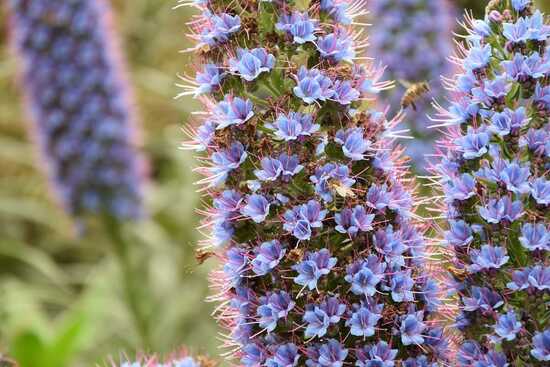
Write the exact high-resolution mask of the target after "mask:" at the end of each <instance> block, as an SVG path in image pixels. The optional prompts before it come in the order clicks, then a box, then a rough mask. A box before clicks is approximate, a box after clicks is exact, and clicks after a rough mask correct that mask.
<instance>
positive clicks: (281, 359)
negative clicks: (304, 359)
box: [266, 343, 300, 367]
mask: <svg viewBox="0 0 550 367" xmlns="http://www.w3.org/2000/svg"><path fill="white" fill-rule="evenodd" d="M299 360H300V354H299V353H298V348H297V347H296V345H294V344H292V343H288V344H283V345H280V346H279V347H278V348H277V351H276V352H275V355H274V356H273V357H271V358H268V359H267V361H266V366H267V367H294V366H297V365H298V361H299Z"/></svg>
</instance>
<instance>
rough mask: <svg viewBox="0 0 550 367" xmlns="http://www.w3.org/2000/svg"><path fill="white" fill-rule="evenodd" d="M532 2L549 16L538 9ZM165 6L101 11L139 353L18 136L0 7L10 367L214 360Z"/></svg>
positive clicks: (181, 59) (4, 322)
mask: <svg viewBox="0 0 550 367" xmlns="http://www.w3.org/2000/svg"><path fill="white" fill-rule="evenodd" d="M372 1H375V0H372ZM457 1H458V2H460V3H461V4H464V3H470V4H473V5H476V4H477V5H479V4H480V3H483V2H482V1H479V0H475V1H462V0H457ZM541 3H545V4H546V7H547V8H548V7H550V1H548V0H545V1H542V2H541ZM175 4H176V1H175V0H126V1H124V0H113V5H114V7H115V9H116V18H117V25H118V30H119V31H120V33H121V37H122V38H123V41H124V45H125V47H126V50H125V51H126V58H127V59H128V61H129V63H130V65H129V68H130V75H131V79H132V82H133V83H134V87H135V92H136V95H137V102H138V109H139V112H140V113H141V116H142V121H143V128H144V134H143V135H144V151H145V153H146V154H147V155H148V157H149V159H150V162H151V184H150V186H149V188H148V191H147V205H148V210H149V212H150V215H151V219H150V220H147V221H144V222H142V223H139V224H137V225H134V226H130V227H129V228H127V231H128V237H129V238H130V240H131V241H132V253H131V255H132V261H133V263H134V265H135V267H136V268H137V269H139V272H138V274H137V275H136V276H138V277H139V283H140V284H141V286H142V287H141V288H142V289H141V290H142V292H141V297H140V302H141V303H142V304H141V307H142V309H143V310H145V313H146V315H147V323H148V325H149V328H150V334H151V340H150V343H149V345H144V343H143V340H141V339H140V337H139V335H138V334H137V333H136V328H135V325H134V324H133V320H132V318H131V316H129V314H128V312H127V308H126V306H125V304H124V302H123V299H124V297H123V295H122V293H123V289H122V285H121V284H120V280H119V279H120V278H121V277H120V274H119V270H118V268H117V266H116V264H115V262H114V260H113V258H112V256H110V255H109V253H110V252H109V249H108V239H107V238H106V237H104V236H103V235H102V233H101V231H98V230H94V228H93V227H92V228H90V230H89V231H88V233H87V234H86V236H84V237H83V238H78V237H76V236H75V234H74V231H73V226H72V223H71V220H70V219H69V218H68V217H66V216H65V215H64V213H63V212H61V211H60V210H59V209H58V208H57V207H56V206H55V204H54V202H53V201H52V199H51V197H50V195H49V191H48V188H47V185H46V179H45V178H44V176H43V175H42V172H41V167H40V162H39V161H36V160H35V159H34V153H35V152H34V149H33V146H32V144H31V142H30V141H29V139H28V137H27V135H26V130H25V127H26V122H25V121H24V117H23V115H22V108H21V105H20V98H19V97H20V96H19V93H18V90H17V85H16V81H15V67H16V60H15V59H14V57H13V55H12V54H11V52H10V51H9V49H8V48H7V46H6V39H7V33H8V32H9V29H8V27H7V24H6V23H5V19H6V15H5V14H4V13H3V10H2V7H1V6H0V90H1V91H2V93H1V94H0V354H1V353H9V354H10V355H12V356H14V357H16V358H17V359H19V361H20V363H21V365H22V367H64V366H75V367H79V366H94V365H97V364H102V365H103V364H104V363H105V362H106V361H107V357H108V356H113V357H115V358H118V357H120V356H121V355H122V353H126V354H127V355H129V356H132V355H134V354H135V353H136V352H137V351H153V350H154V351H157V352H160V353H167V352H169V351H170V350H172V349H174V348H176V347H178V346H179V345H182V344H185V345H187V346H189V347H190V348H191V349H192V350H193V351H195V352H206V353H210V354H212V355H216V354H218V350H217V344H218V341H217V329H216V326H215V324H214V321H213V320H212V318H211V317H210V313H211V312H212V309H213V305H212V304H208V303H205V301H204V299H205V297H206V296H207V295H208V292H209V291H208V286H207V274H208V272H209V270H210V269H211V268H212V267H213V266H215V264H214V262H213V261H212V260H210V261H209V262H207V263H206V264H205V265H203V266H200V267H198V266H197V263H196V260H195V257H194V250H195V244H196V242H197V241H198V240H199V238H200V234H199V233H198V231H196V230H195V227H196V225H197V223H198V220H199V216H198V215H197V214H196V213H195V210H194V208H195V207H197V206H200V199H199V198H198V196H197V195H196V194H195V192H194V190H195V189H194V186H193V184H192V183H193V181H194V180H195V178H196V177H194V175H193V174H192V173H191V169H192V167H193V166H194V160H193V157H192V155H191V154H190V153H188V152H185V151H182V150H179V149H178V146H179V144H180V142H181V141H182V140H183V139H184V136H183V133H182V132H181V127H182V126H183V124H184V123H185V122H186V121H187V119H188V114H189V112H190V111H192V110H194V109H196V108H198V105H197V104H196V102H195V101H193V100H192V99H191V98H188V99H185V100H178V101H176V100H174V99H173V96H174V95H176V94H177V92H178V90H177V88H176V87H175V86H174V83H175V82H176V74H177V73H182V72H185V71H188V72H189V71H191V69H192V63H193V56H192V55H189V54H181V53H178V50H181V49H183V48H185V47H187V46H188V40H187V39H186V37H185V29H186V26H185V22H186V21H187V20H188V19H189V17H190V16H191V12H194V10H190V8H188V7H184V8H180V9H178V10H172V7H173V6H174V5H175ZM479 8H480V7H479V6H478V11H479Z"/></svg>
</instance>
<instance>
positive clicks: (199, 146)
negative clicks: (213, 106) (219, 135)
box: [192, 120, 216, 152]
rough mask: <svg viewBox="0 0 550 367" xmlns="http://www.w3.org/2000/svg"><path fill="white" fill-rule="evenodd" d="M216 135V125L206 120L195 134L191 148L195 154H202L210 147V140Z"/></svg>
mask: <svg viewBox="0 0 550 367" xmlns="http://www.w3.org/2000/svg"><path fill="white" fill-rule="evenodd" d="M215 134H216V123H215V122H213V121H211V120H206V121H205V122H204V123H203V124H202V125H201V126H199V128H198V129H197V133H196V134H195V141H194V142H195V145H194V146H193V147H192V148H194V149H195V151H196V152H204V151H205V150H207V149H208V147H210V144H211V143H212V140H214V136H215Z"/></svg>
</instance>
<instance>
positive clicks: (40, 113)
mask: <svg viewBox="0 0 550 367" xmlns="http://www.w3.org/2000/svg"><path fill="white" fill-rule="evenodd" d="M7 5H8V10H9V11H10V13H9V14H10V20H11V24H12V29H11V31H12V35H13V43H14V45H15V48H16V49H17V51H18V53H19V55H20V61H21V72H22V73H21V74H22V78H21V84H22V86H24V87H25V93H26V97H27V102H28V109H29V111H28V112H29V115H30V117H31V118H32V120H33V122H34V130H35V131H36V134H35V135H36V139H37V142H38V143H39V145H40V148H41V155H42V156H43V157H44V163H45V165H46V166H47V168H48V171H49V174H50V176H51V179H52V181H53V185H54V186H55V188H56V191H57V193H58V194H59V196H60V198H61V201H62V203H63V205H64V207H65V208H66V209H67V211H68V212H69V213H70V214H72V215H74V216H77V217H81V216H85V215H88V214H98V213H107V214H109V215H111V216H113V217H116V218H119V219H128V218H136V217H139V216H140V215H141V214H142V213H141V212H142V202H141V196H142V192H141V191H142V190H141V184H142V181H143V179H142V177H141V174H140V171H141V170H142V169H141V162H140V158H139V154H138V152H137V150H136V149H135V146H134V143H135V142H134V141H133V135H134V131H133V129H134V128H135V126H134V116H133V111H132V106H131V102H130V101H129V95H128V90H127V85H126V83H125V81H124V80H122V79H121V75H123V74H124V73H123V70H121V65H120V62H119V57H118V50H117V49H116V47H115V45H113V40H112V37H113V35H112V31H111V24H108V19H107V18H108V17H109V15H110V9H109V7H108V6H107V4H106V3H105V2H104V1H102V0H98V1H86V0H59V1H49V0H34V1H25V0H9V1H8V2H7Z"/></svg>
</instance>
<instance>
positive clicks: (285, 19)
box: [275, 12, 316, 44]
mask: <svg viewBox="0 0 550 367" xmlns="http://www.w3.org/2000/svg"><path fill="white" fill-rule="evenodd" d="M275 27H276V28H277V30H279V31H283V32H286V33H287V34H288V35H290V36H292V37H293V41H294V43H298V44H304V43H306V42H313V41H315V39H316V37H315V30H316V22H315V21H313V20H311V19H309V16H308V15H307V13H299V12H293V13H292V14H291V15H288V14H283V15H282V16H281V17H280V18H279V21H278V22H277V24H276V25H275Z"/></svg>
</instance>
